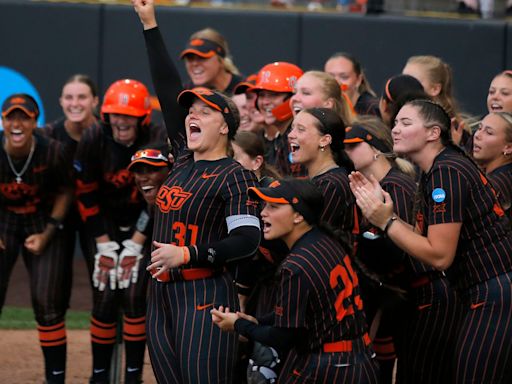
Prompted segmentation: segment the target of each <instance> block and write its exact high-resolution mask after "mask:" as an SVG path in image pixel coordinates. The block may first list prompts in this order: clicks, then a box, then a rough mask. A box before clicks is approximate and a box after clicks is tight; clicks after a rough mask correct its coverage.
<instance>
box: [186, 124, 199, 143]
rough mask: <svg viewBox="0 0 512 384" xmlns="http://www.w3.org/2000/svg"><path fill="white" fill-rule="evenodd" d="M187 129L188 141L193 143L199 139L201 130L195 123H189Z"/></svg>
mask: <svg viewBox="0 0 512 384" xmlns="http://www.w3.org/2000/svg"><path fill="white" fill-rule="evenodd" d="M188 129H189V140H191V141H195V140H197V139H199V138H200V137H201V128H200V127H199V125H197V124H196V123H190V124H189V125H188Z"/></svg>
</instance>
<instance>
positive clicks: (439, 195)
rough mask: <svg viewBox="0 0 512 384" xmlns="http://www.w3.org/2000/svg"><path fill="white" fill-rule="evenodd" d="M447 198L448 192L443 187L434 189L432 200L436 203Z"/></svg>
mask: <svg viewBox="0 0 512 384" xmlns="http://www.w3.org/2000/svg"><path fill="white" fill-rule="evenodd" d="M444 199H446V192H445V191H444V189H443V188H436V189H434V190H433V191H432V200H434V201H435V202H436V203H442V202H443V201H444Z"/></svg>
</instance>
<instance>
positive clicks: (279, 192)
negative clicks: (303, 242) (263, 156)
mask: <svg viewBox="0 0 512 384" xmlns="http://www.w3.org/2000/svg"><path fill="white" fill-rule="evenodd" d="M248 193H249V195H250V196H252V197H254V198H257V199H260V200H263V201H266V202H268V203H274V204H290V205H291V206H292V208H293V209H294V210H295V211H296V212H298V213H300V214H301V215H302V216H303V217H304V219H305V220H306V221H307V222H308V223H309V224H314V223H316V222H318V219H319V213H320V211H321V209H320V211H318V212H315V211H314V210H313V209H312V207H309V206H308V205H307V204H305V202H304V201H303V200H302V198H301V197H300V196H301V194H299V193H298V192H297V191H296V190H295V186H294V185H293V183H292V182H290V181H288V180H286V179H282V180H275V181H273V182H272V183H271V184H270V185H269V186H268V187H266V188H257V187H250V188H249V189H248ZM319 208H320V207H319Z"/></svg>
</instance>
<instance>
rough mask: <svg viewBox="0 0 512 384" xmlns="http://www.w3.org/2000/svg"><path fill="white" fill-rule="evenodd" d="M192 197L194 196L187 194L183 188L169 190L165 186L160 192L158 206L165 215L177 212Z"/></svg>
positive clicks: (157, 199)
mask: <svg viewBox="0 0 512 384" xmlns="http://www.w3.org/2000/svg"><path fill="white" fill-rule="evenodd" d="M190 196H192V194H191V193H190V192H185V191H184V190H183V188H181V187H172V188H169V187H167V186H165V185H163V186H162V187H161V188H160V190H159V191H158V195H157V197H156V205H157V206H158V208H159V209H160V211H161V212H163V213H168V212H169V211H176V210H178V209H180V208H181V207H182V206H183V204H185V201H187V200H188V199H189V197H190Z"/></svg>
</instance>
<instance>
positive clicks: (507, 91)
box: [487, 70, 512, 113]
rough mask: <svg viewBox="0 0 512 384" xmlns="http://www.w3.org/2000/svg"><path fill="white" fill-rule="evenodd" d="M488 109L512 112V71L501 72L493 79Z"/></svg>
mask: <svg viewBox="0 0 512 384" xmlns="http://www.w3.org/2000/svg"><path fill="white" fill-rule="evenodd" d="M487 110H488V111H489V113H490V112H508V113H512V71H511V70H507V71H503V72H501V73H499V74H498V75H496V76H495V77H494V79H492V82H491V84H490V86H489V93H488V94H487Z"/></svg>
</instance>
